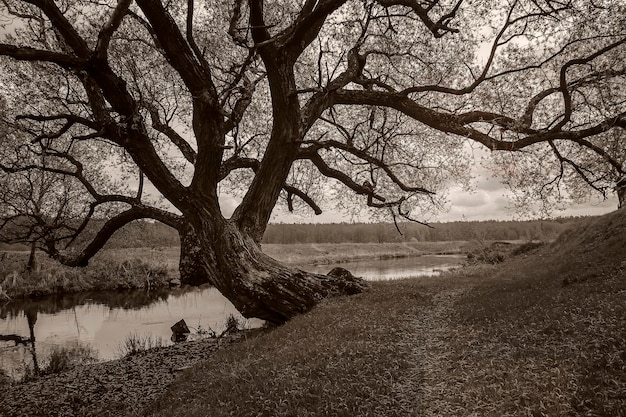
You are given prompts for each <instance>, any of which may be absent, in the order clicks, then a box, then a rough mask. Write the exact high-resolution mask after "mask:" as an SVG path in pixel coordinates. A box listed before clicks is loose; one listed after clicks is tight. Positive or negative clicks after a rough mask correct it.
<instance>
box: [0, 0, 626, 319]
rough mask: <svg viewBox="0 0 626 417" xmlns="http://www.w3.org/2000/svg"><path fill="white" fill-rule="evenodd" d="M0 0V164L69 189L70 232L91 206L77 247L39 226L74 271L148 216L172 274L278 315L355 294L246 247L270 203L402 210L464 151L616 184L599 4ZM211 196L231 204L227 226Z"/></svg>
mask: <svg viewBox="0 0 626 417" xmlns="http://www.w3.org/2000/svg"><path fill="white" fill-rule="evenodd" d="M1 4H2V5H3V6H2V9H1V12H0V13H1V14H2V16H3V18H4V21H5V25H4V27H5V31H4V35H3V37H2V42H0V57H1V62H2V66H3V68H4V69H3V70H2V82H3V83H4V85H5V86H6V88H5V89H4V92H3V94H4V95H5V99H6V102H7V107H8V112H7V114H5V115H4V117H3V118H4V120H5V122H6V123H7V126H9V127H10V129H12V130H11V132H15V133H12V134H11V135H10V140H11V141H12V142H11V146H6V147H5V150H6V149H10V150H11V152H5V154H4V155H3V156H2V167H3V170H4V171H5V173H6V175H16V174H20V173H25V172H27V171H40V172H46V173H50V174H56V175H59V176H62V177H66V178H70V179H71V180H72V181H74V182H76V183H78V184H80V187H82V189H83V195H84V201H81V202H80V203H79V204H77V207H79V208H80V211H81V213H82V214H83V220H82V221H81V222H79V223H77V224H75V225H74V228H75V230H74V231H73V232H72V234H73V235H78V234H80V233H81V232H83V231H84V230H86V227H84V226H83V225H84V224H86V223H85V222H88V221H89V219H90V218H93V217H94V216H95V217H103V216H104V215H106V216H107V218H108V221H107V222H106V223H104V226H103V227H102V228H101V230H100V231H99V232H98V233H97V234H96V235H95V236H94V237H93V240H92V241H91V242H90V243H89V244H87V245H86V246H85V248H84V249H82V250H80V251H78V252H77V253H73V252H71V251H70V252H68V251H66V250H63V247H62V246H60V243H61V240H62V239H58V238H56V237H50V238H48V239H47V240H45V242H44V243H43V244H42V248H43V249H44V250H46V251H47V252H48V253H49V254H50V255H51V256H53V257H55V258H56V259H58V260H59V261H61V262H63V263H66V264H69V265H85V264H86V263H87V262H88V260H89V259H90V258H91V257H92V256H93V255H94V254H95V253H96V252H97V251H98V250H99V249H101V248H102V246H103V245H104V244H105V242H106V241H107V239H108V238H109V237H110V236H111V235H112V234H113V233H114V232H115V231H116V230H118V229H119V228H121V227H123V226H124V225H126V224H128V223H129V222H131V221H133V220H137V219H141V218H150V219H154V220H157V221H160V222H163V223H166V224H168V225H171V226H172V227H175V228H176V229H177V230H178V231H179V233H180V235H181V263H180V271H181V276H182V279H183V280H184V281H186V282H193V283H199V282H207V281H209V282H211V283H213V284H214V285H215V286H216V287H217V288H218V289H219V290H220V291H221V292H222V293H223V294H224V295H225V296H226V297H228V298H229V299H230V300H231V301H232V302H233V303H234V305H235V306H236V307H237V308H238V309H239V310H240V311H241V312H242V313H243V314H244V315H245V316H256V317H260V318H264V319H267V320H269V321H272V322H282V321H284V320H287V319H289V318H290V317H292V316H294V315H296V314H298V313H301V312H303V311H306V310H308V309H309V308H311V307H312V306H313V305H315V304H316V303H317V302H318V301H319V300H320V299H322V298H324V297H327V296H330V295H335V294H346V293H347V294H350V293H356V292H359V291H361V290H362V289H363V288H364V284H363V283H362V282H361V281H359V280H351V279H342V278H340V277H338V276H334V277H333V276H321V275H315V274H310V273H306V272H303V271H300V270H296V269H293V268H289V267H286V266H284V265H282V264H280V263H278V262H276V261H275V260H273V259H271V258H269V257H267V256H266V255H264V254H263V252H262V251H261V250H260V247H259V242H260V241H261V238H262V236H263V233H264V231H265V228H266V225H267V223H268V221H269V220H270V217H271V214H272V211H273V209H274V207H275V205H276V204H277V202H278V201H279V200H280V199H281V198H282V199H284V200H285V202H286V203H287V208H288V209H290V210H293V209H297V208H302V207H303V206H306V207H309V208H310V209H311V210H313V211H314V212H315V213H320V212H321V210H322V207H326V206H327V205H328V204H329V203H328V199H330V197H333V196H334V197H335V198H334V200H335V201H336V202H337V204H338V205H339V207H343V208H345V209H346V210H347V209H350V208H352V207H355V206H356V205H358V204H362V205H364V206H368V207H370V208H372V209H378V210H380V211H381V212H383V213H386V214H387V215H390V216H392V217H393V218H394V219H395V218H401V219H411V220H419V219H420V216H419V213H420V210H426V211H427V210H432V209H433V208H436V207H437V206H438V205H439V204H441V202H442V198H443V191H444V190H445V188H446V187H447V186H448V185H449V184H450V182H451V181H458V182H460V183H465V182H466V181H467V179H468V173H469V167H470V165H471V163H472V162H471V160H470V159H469V157H468V156H467V152H466V148H467V146H468V144H477V145H480V146H482V147H485V148H486V149H488V150H490V151H491V152H492V153H493V154H494V155H495V161H496V162H497V163H499V164H500V168H499V169H500V171H502V173H503V174H504V175H505V176H506V179H507V180H509V181H510V183H511V186H512V187H514V189H516V190H533V192H535V193H536V196H537V198H539V199H543V200H544V201H549V200H550V198H554V197H552V196H557V198H558V196H560V197H563V196H564V197H567V198H583V197H585V196H586V195H588V194H587V192H588V191H587V190H589V189H590V190H595V191H599V192H601V193H605V192H607V190H611V189H612V187H613V186H614V182H615V181H616V180H617V178H619V177H620V175H623V170H624V166H623V162H624V128H625V127H626V116H625V114H624V110H625V109H624V108H625V104H624V103H625V102H626V100H624V98H625V91H624V87H623V86H624V85H625V84H624V78H625V77H624V75H625V71H626V70H625V68H624V62H626V60H625V59H624V57H625V55H626V54H625V48H624V44H625V43H626V27H625V22H624V19H623V18H622V17H623V15H624V11H625V10H624V6H623V5H620V4H619V2H613V1H600V0H599V1H595V2H587V1H582V0H581V1H574V0H571V1H563V0H516V1H501V2H500V1H498V2H484V3H480V2H479V3H476V2H474V3H472V4H470V3H469V2H463V1H462V0H442V1H437V0H353V1H347V0H301V1H295V0H293V1H290V0H286V1H280V2H265V1H263V0H248V1H244V0H231V1H226V0H211V1H205V2H201V3H200V2H195V1H194V0H188V1H187V2H163V1H160V0H136V1H131V0H120V1H113V0H111V1H97V2H96V1H89V0H72V1H69V0H58V1H52V0H27V1H11V0H2V2H1ZM18 132H19V134H18ZM42 155H43V156H45V159H46V160H48V161H52V160H54V161H55V162H54V163H49V164H48V165H44V164H42V163H41V162H40V161H38V160H37V156H42ZM147 184H149V185H150V186H151V187H154V188H155V189H156V192H157V193H158V196H159V197H160V198H161V200H158V199H155V197H154V193H146V192H144V189H145V188H147ZM581 185H585V186H586V187H587V188H582V187H581ZM226 191H228V192H229V193H230V194H231V195H235V196H238V197H239V198H240V201H241V202H240V204H239V205H238V207H237V208H236V209H235V211H234V213H233V214H232V216H230V218H226V217H224V215H223V214H222V212H221V207H220V199H219V197H220V194H221V193H223V192H226ZM526 194H527V195H530V194H531V192H530V191H528V192H527V193H526ZM327 197H328V198H327ZM46 218H47V217H46ZM71 239H73V236H72V237H67V238H66V240H65V242H67V240H71Z"/></svg>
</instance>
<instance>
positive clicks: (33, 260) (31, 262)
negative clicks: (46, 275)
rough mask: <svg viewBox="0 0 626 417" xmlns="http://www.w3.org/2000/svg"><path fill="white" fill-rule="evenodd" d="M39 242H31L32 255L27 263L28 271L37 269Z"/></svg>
mask: <svg viewBox="0 0 626 417" xmlns="http://www.w3.org/2000/svg"><path fill="white" fill-rule="evenodd" d="M36 251H37V243H36V242H31V244H30V255H29V257H28V263H27V264H26V271H27V272H34V271H36V270H37V254H36Z"/></svg>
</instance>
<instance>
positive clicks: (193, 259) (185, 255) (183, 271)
mask: <svg viewBox="0 0 626 417" xmlns="http://www.w3.org/2000/svg"><path fill="white" fill-rule="evenodd" d="M178 234H179V237H180V260H179V262H178V270H179V272H180V282H181V284H187V285H201V284H206V283H209V284H213V283H212V281H211V277H210V276H208V275H207V274H206V272H207V271H206V269H205V268H203V266H202V264H203V259H202V257H203V256H204V252H203V251H202V245H201V243H200V240H199V238H198V235H197V234H196V232H195V230H194V229H193V227H191V225H189V224H187V223H182V224H181V225H180V226H179V227H178Z"/></svg>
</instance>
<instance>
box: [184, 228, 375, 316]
mask: <svg viewBox="0 0 626 417" xmlns="http://www.w3.org/2000/svg"><path fill="white" fill-rule="evenodd" d="M207 230H209V229H208V228H203V229H202V230H201V231H200V232H199V233H192V232H189V231H188V233H187V234H186V235H185V236H186V237H185V238H184V239H182V238H181V265H180V270H181V282H183V283H187V284H191V283H192V284H196V285H197V284H201V283H205V282H209V283H211V284H212V285H214V286H215V287H216V288H217V289H218V290H219V291H220V292H221V293H222V294H223V295H224V296H225V297H226V298H228V299H229V300H230V301H231V302H232V303H233V304H234V306H235V308H237V310H238V311H239V312H240V313H241V314H242V315H243V316H244V317H248V318H250V317H257V318H260V319H263V320H267V321H269V322H272V323H283V322H285V321H287V320H289V319H290V318H292V317H294V316H296V315H298V314H302V313H304V312H306V311H308V310H310V309H311V308H312V307H313V306H315V305H316V304H317V303H318V302H319V301H321V300H322V299H324V298H326V297H331V296H339V295H351V294H357V293H360V292H362V291H363V290H365V289H366V288H367V284H366V283H365V282H364V281H363V280H362V279H361V278H356V277H353V276H351V275H348V276H346V275H341V276H331V275H321V274H313V273H309V272H305V271H302V270H300V269H296V268H290V267H288V266H285V265H283V264H281V263H280V262H278V261H276V260H274V259H272V258H270V257H269V256H267V255H265V254H264V253H263V252H261V249H260V248H259V246H258V245H257V243H256V242H255V240H254V239H253V238H252V237H250V236H246V235H245V234H243V233H242V232H240V231H239V229H238V228H237V227H236V226H235V225H234V224H233V223H232V222H229V221H225V222H224V223H223V224H222V225H221V227H219V233H216V232H215V231H214V232H213V233H209V232H208V231H207ZM194 236H195V237H194ZM181 237H182V236H181ZM183 241H184V243H183Z"/></svg>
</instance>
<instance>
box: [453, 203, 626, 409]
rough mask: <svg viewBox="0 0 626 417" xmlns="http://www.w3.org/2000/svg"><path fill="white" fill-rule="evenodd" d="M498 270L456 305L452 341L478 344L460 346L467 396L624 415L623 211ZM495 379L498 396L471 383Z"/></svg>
mask: <svg viewBox="0 0 626 417" xmlns="http://www.w3.org/2000/svg"><path fill="white" fill-rule="evenodd" d="M494 272H495V273H493V275H491V274H490V273H489V271H487V272H486V273H485V274H484V275H485V276H484V278H483V279H482V281H481V282H480V284H479V285H478V286H477V287H475V288H474V290H473V291H472V292H471V293H470V294H469V296H468V297H467V298H465V299H463V300H460V302H459V303H458V304H457V305H456V314H457V326H458V327H457V331H456V333H455V338H456V339H457V343H459V344H461V343H464V344H465V345H466V346H474V345H475V346H476V347H475V348H474V349H469V348H468V349H461V348H459V349H458V355H459V358H462V360H463V361H465V363H466V366H467V369H469V370H470V371H469V372H468V376H467V377H466V379H467V381H468V382H467V387H468V388H467V392H465V393H464V395H465V396H467V401H468V402H475V403H478V402H480V401H483V402H486V403H489V404H492V405H495V404H497V405H496V406H495V407H496V409H497V410H498V413H499V415H505V414H506V413H505V410H509V411H511V413H513V414H515V415H559V416H560V415H573V416H583V415H585V416H589V415H592V416H607V417H608V416H612V417H615V416H626V210H624V209H622V210H619V211H615V212H612V213H609V214H607V215H604V216H601V217H598V218H594V219H589V220H588V221H586V222H585V223H584V224H579V225H577V226H575V227H573V228H572V229H570V230H568V231H566V232H564V233H563V234H562V235H561V236H560V237H559V238H558V239H557V240H556V241H555V242H554V243H553V244H551V245H547V246H544V247H542V248H540V249H537V250H536V251H534V252H531V253H527V254H525V255H522V256H518V257H515V258H513V259H510V260H509V261H507V262H505V263H503V264H501V265H498V266H497V267H494ZM458 329H461V330H458ZM463 334H465V336H463ZM473 344H474V345H473ZM472 352H473V353H472ZM459 360H461V359H459ZM486 362H488V363H489V366H485V363H486ZM489 378H491V379H489ZM494 378H495V380H496V381H498V382H497V384H496V385H495V386H497V388H498V390H499V391H498V394H497V395H495V394H494V395H492V396H489V395H485V394H484V393H482V391H480V392H478V391H477V390H478V388H476V387H479V388H481V389H483V388H484V389H485V390H487V389H490V387H489V386H488V384H487V382H489V381H491V380H493V379H494ZM485 381H487V382H485ZM495 386H494V387H495ZM516 413H517V414H516ZM513 414H511V415H513ZM482 415H487V414H484V413H483V414H482Z"/></svg>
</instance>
